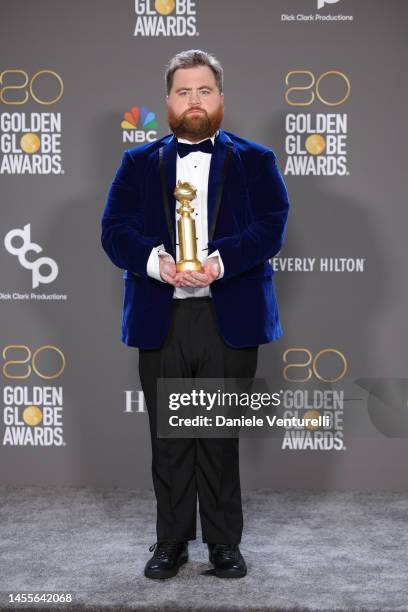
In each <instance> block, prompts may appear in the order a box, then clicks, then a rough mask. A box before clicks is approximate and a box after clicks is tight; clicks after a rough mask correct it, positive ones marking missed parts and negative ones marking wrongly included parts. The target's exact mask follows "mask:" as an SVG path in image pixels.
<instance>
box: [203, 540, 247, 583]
mask: <svg viewBox="0 0 408 612" xmlns="http://www.w3.org/2000/svg"><path fill="white" fill-rule="evenodd" d="M208 550H209V553H210V554H209V558H210V563H212V564H213V565H214V574H215V575H216V576H218V578H242V577H243V576H245V575H246V573H247V567H246V564H245V560H244V557H243V556H242V555H241V551H240V550H239V546H238V544H208Z"/></svg>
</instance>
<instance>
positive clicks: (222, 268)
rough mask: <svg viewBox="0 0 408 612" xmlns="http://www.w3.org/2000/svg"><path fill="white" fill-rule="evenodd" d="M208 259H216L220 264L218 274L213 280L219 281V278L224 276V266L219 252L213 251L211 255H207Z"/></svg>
mask: <svg viewBox="0 0 408 612" xmlns="http://www.w3.org/2000/svg"><path fill="white" fill-rule="evenodd" d="M208 257H218V261H219V263H220V273H219V275H218V276H217V278H216V279H215V280H219V279H220V278H222V277H223V276H224V264H223V263H222V259H221V255H220V252H219V251H218V250H217V251H214V253H211V255H208ZM208 257H207V259H208Z"/></svg>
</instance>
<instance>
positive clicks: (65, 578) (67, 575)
mask: <svg viewBox="0 0 408 612" xmlns="http://www.w3.org/2000/svg"><path fill="white" fill-rule="evenodd" d="M0 494H1V505H0V538H1V555H0V563H1V568H0V570H1V573H0V591H1V598H2V599H1V605H2V608H1V609H2V610H5V609H23V606H21V607H17V606H16V605H10V607H8V604H7V601H8V593H9V592H21V591H24V592H44V591H46V592H55V591H64V592H66V593H67V592H70V593H72V595H73V603H72V604H71V605H66V606H57V605H52V604H51V605H48V606H39V608H41V609H52V610H56V609H65V610H67V611H68V610H105V609H114V610H119V611H120V610H132V609H133V610H151V611H155V610H194V611H211V612H212V611H216V610H217V611H220V610H229V611H232V610H234V611H235V610H251V611H253V612H255V611H258V610H259V611H261V610H298V611H300V610H319V611H323V610H325V611H328V610H345V611H349V610H358V611H364V610H370V611H374V610H376V611H381V612H383V611H386V610H405V611H406V610H408V504H407V501H408V496H407V495H405V494H401V493H398V494H397V493H396V494H385V493H357V492H352V493H350V492H349V493H343V492H342V493H316V492H310V491H296V492H293V491H292V492H286V493H277V492H273V491H269V490H257V491H252V492H249V493H247V494H244V495H243V503H244V537H243V541H242V544H241V551H242V553H243V555H244V557H245V559H246V561H247V565H248V575H247V576H246V577H245V578H242V579H238V580H222V579H219V578H217V577H216V576H211V575H201V572H203V571H205V570H207V569H209V568H210V567H211V566H210V565H209V564H208V558H207V548H206V546H205V545H204V544H203V543H202V542H201V531H200V523H199V520H198V525H197V540H195V541H194V542H191V543H190V561H189V562H188V564H186V565H185V566H183V568H182V569H181V570H180V572H179V574H178V576H177V577H175V578H172V579H169V580H165V581H153V580H149V579H147V578H145V577H144V576H143V568H144V564H145V562H146V560H147V559H148V558H149V557H150V556H151V553H150V552H149V550H148V547H149V545H151V544H153V543H154V542H155V529H154V527H155V525H154V521H155V518H154V517H155V501H154V496H153V493H152V492H151V491H142V490H124V489H88V488H38V487H26V488H15V487H9V486H7V487H0ZM30 608H31V609H33V608H34V607H33V606H32V605H31V606H30ZM39 608H37V609H39ZM25 609H27V608H25Z"/></svg>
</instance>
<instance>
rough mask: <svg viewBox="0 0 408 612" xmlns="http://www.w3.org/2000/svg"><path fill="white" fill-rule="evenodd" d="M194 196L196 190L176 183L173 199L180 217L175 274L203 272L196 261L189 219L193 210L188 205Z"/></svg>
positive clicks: (193, 228)
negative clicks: (191, 271) (190, 271)
mask: <svg viewBox="0 0 408 612" xmlns="http://www.w3.org/2000/svg"><path fill="white" fill-rule="evenodd" d="M196 196H197V189H195V187H193V185H192V184H191V183H187V182H184V183H182V182H181V181H177V185H176V187H175V189H174V197H175V198H176V200H177V201H178V202H180V206H179V208H178V209H177V212H178V213H179V214H180V215H181V216H180V219H178V221H177V230H178V239H179V260H178V262H177V263H176V270H177V272H186V271H187V270H194V271H195V272H202V271H203V267H202V265H201V262H200V261H199V259H197V235H196V226H195V221H194V219H192V218H191V213H192V212H194V208H193V207H192V206H191V205H190V202H191V201H192V200H194V198H195V197H196Z"/></svg>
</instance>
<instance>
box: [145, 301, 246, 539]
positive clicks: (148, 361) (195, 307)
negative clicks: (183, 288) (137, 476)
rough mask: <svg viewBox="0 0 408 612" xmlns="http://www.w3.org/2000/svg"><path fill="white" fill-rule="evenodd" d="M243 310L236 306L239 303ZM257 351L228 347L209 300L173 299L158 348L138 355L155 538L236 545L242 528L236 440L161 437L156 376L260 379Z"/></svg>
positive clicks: (237, 441) (237, 444) (237, 443)
mask: <svg viewBox="0 0 408 612" xmlns="http://www.w3.org/2000/svg"><path fill="white" fill-rule="evenodd" d="M237 307H239V305H237ZM257 360H258V346H254V347H249V348H237V349H234V348H231V347H230V346H228V345H227V344H226V343H225V342H224V340H223V339H222V337H221V336H220V334H219V332H218V330H217V328H216V323H215V317H214V312H213V305H212V300H211V298H186V299H174V300H173V306H172V316H171V322H170V326H169V331H168V334H167V337H166V339H165V342H164V344H163V345H162V347H161V348H159V349H139V374H140V381H141V384H142V389H143V392H144V395H145V400H146V404H147V410H148V414H149V423H150V433H151V444H152V477H153V485H154V490H155V495H156V500H157V521H156V530H157V539H158V540H166V539H175V540H178V541H187V540H195V539H196V520H197V493H198V501H199V511H200V518H201V527H202V540H203V542H209V543H224V544H239V543H240V541H241V535H242V529H243V517H242V503H241V485H240V476H239V438H188V439H187V438H157V412H156V410H157V386H156V385H157V378H166V377H169V378H183V377H186V378H212V377H213V378H228V377H238V378H239V377H246V378H252V377H254V376H255V372H256V367H257Z"/></svg>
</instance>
